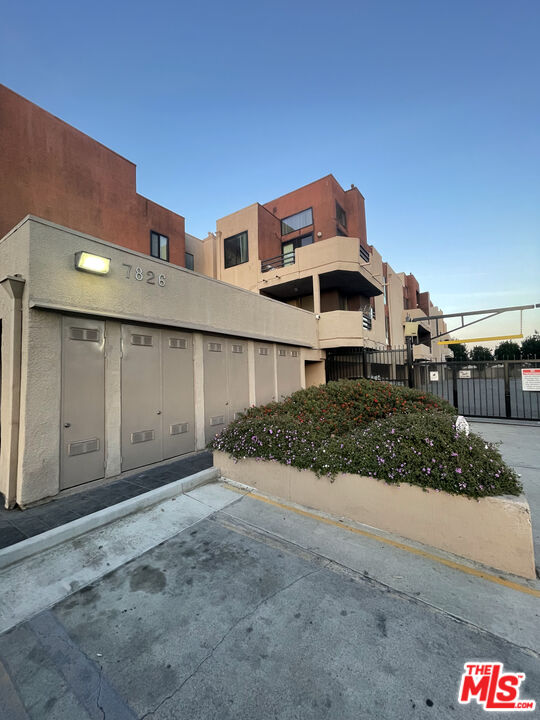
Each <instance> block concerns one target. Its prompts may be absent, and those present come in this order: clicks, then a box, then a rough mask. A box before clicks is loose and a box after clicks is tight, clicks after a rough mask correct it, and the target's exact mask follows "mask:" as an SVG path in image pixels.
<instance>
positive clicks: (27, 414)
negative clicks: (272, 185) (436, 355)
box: [0, 86, 442, 508]
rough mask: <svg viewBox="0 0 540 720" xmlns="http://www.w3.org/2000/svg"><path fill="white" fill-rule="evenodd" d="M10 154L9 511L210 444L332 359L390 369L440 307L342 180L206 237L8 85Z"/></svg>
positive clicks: (3, 284)
mask: <svg viewBox="0 0 540 720" xmlns="http://www.w3.org/2000/svg"><path fill="white" fill-rule="evenodd" d="M0 163H1V167H0V198H1V201H2V202H1V205H0V432H1V438H0V493H1V494H2V495H3V498H4V503H5V505H6V507H10V508H11V507H14V506H15V505H18V506H20V507H23V508H24V507H26V506H28V505H31V504H32V503H35V502H39V501H42V500H45V499H49V498H52V497H54V496H55V495H56V494H57V493H59V492H62V491H63V490H69V489H70V488H73V487H75V486H77V485H80V484H82V483H87V482H93V481H96V480H102V479H106V478H110V477H114V476H116V475H118V474H119V473H121V472H124V471H126V470H131V469H133V468H138V467H144V466H147V465H150V464H153V463H156V462H160V461H163V460H167V459H169V458H173V457H177V456H180V455H182V454H185V453H189V452H193V451H196V450H201V449H203V448H204V447H205V446H206V444H207V443H208V442H209V440H211V438H212V437H213V436H214V435H215V434H216V433H217V432H219V431H220V430H221V429H222V428H223V427H225V425H226V424H227V423H228V422H230V421H231V420H233V419H234V418H235V417H236V416H237V415H238V413H241V412H242V411H244V410H245V409H246V408H247V407H249V406H251V405H254V404H262V403H267V402H270V401H273V400H276V401H278V400H282V399H283V398H284V397H286V396H288V395H290V394H291V393H292V392H294V391H295V390H297V389H299V388H301V387H306V386H309V385H313V384H319V383H324V382H325V381H326V372H325V370H326V368H325V360H326V356H327V354H329V353H335V352H336V351H339V350H340V349H344V348H345V349H347V350H349V351H352V352H357V351H358V352H362V353H365V352H367V351H369V352H370V353H371V354H372V355H375V357H374V360H373V359H372V360H373V363H374V365H377V362H378V357H377V356H376V354H377V353H378V352H379V351H386V350H387V349H388V348H389V347H393V346H395V345H401V344H403V342H404V338H403V323H404V321H405V320H406V319H407V317H409V316H415V317H420V318H422V317H426V318H427V315H433V314H436V312H435V310H436V309H434V308H433V305H432V304H431V301H430V299H429V294H428V293H420V289H419V287H418V283H416V281H415V279H414V277H413V276H412V275H405V274H403V273H396V272H394V270H393V269H392V268H391V267H390V266H389V265H388V264H387V263H384V262H383V260H382V258H381V256H380V254H379V253H378V252H377V250H376V249H375V248H374V247H373V246H371V245H369V244H368V243H367V235H366V221H365V208H364V199H363V197H362V195H361V194H360V192H359V191H358V190H357V189H356V188H355V187H351V189H350V190H347V191H345V190H343V189H342V188H341V186H340V185H339V183H337V181H336V180H335V178H334V177H333V176H331V175H329V176H326V177H325V178H322V179H320V180H318V181H316V182H314V183H311V184H310V185H307V186H305V187H304V188H300V189H299V190H296V191H294V192H292V193H289V194H287V195H284V196H282V197H280V198H277V199H275V200H273V201H271V202H269V203H266V204H265V205H260V204H258V203H255V204H254V205H250V206H249V207H247V208H244V209H243V210H240V211H238V212H236V213H233V214H232V215H229V216H227V217H225V218H221V219H220V220H218V223H217V231H216V233H215V234H211V235H209V236H208V238H206V239H205V240H204V241H201V240H199V239H197V238H196V237H194V236H192V235H189V234H187V233H186V232H185V226H184V218H183V217H182V216H180V215H177V214H176V213H173V212H171V211H169V210H166V209H165V208H162V207H161V206H159V205H157V204H156V203H154V202H152V201H150V200H148V199H146V198H144V197H142V196H140V195H139V194H138V193H137V192H136V184H135V181H136V177H135V170H136V169H135V165H133V163H131V162H129V161H128V160H126V159H124V158H122V157H120V156H119V155H117V154H116V153H115V152H113V151H112V150H109V149H108V148H106V147H104V146H103V145H101V144H100V143H98V142H96V141H95V140H92V139H91V138H89V137H88V136H86V135H84V134H83V133H81V132H79V131H78V130H76V129H75V128H72V127H70V126H69V125H67V124H66V123H64V122H62V121H61V120H59V119H58V118H55V117H54V116H52V115H50V114H49V113H47V112H46V111H44V110H42V109H41V108H38V107H37V106H35V105H33V104H32V103H30V102H28V101H27V100H25V99H24V98H21V97H20V96H19V95H17V94H16V93H13V92H12V91H11V90H8V89H7V88H5V87H3V86H0ZM415 314H416V315H415ZM420 328H421V331H420V333H419V336H418V342H417V345H416V346H415V353H416V355H415V357H416V358H417V359H423V358H424V357H425V358H426V359H427V357H432V356H433V349H432V348H431V349H430V348H429V343H430V341H431V337H432V336H433V334H434V332H435V329H434V326H433V321H431V320H427V319H426V320H425V321H422V322H421V323H420ZM439 330H440V328H439ZM441 331H442V330H441ZM393 368H394V370H393V372H394V377H395V378H396V379H398V378H397V369H396V362H395V361H394V362H393ZM345 376H347V375H345ZM348 376H351V375H350V374H349V375H348Z"/></svg>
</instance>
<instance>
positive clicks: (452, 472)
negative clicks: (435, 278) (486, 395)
mask: <svg viewBox="0 0 540 720" xmlns="http://www.w3.org/2000/svg"><path fill="white" fill-rule="evenodd" d="M371 384H372V385H376V386H377V387H376V388H375V389H370V388H369V387H368V391H367V393H366V390H365V388H366V385H369V383H368V382H367V381H360V382H357V383H352V382H346V383H330V384H329V386H330V385H333V386H334V387H331V388H330V391H328V392H319V393H317V392H312V390H313V389H312V388H310V389H309V390H303V391H299V392H297V393H295V394H294V395H293V396H292V398H290V399H289V400H288V401H286V402H284V403H282V404H281V405H278V404H276V403H273V404H271V405H267V406H263V407H261V408H253V409H251V410H249V411H248V413H246V415H245V416H243V417H241V418H239V419H238V420H236V421H235V422H233V423H231V424H230V425H229V426H228V427H227V428H226V429H225V430H224V431H223V432H222V433H221V434H220V435H218V436H217V437H216V438H215V439H214V441H213V442H212V443H211V446H212V448H213V449H215V450H220V451H222V452H226V453H228V454H230V455H232V456H233V457H235V458H237V459H239V458H259V459H264V460H277V461H278V462H280V463H283V464H284V465H292V466H293V467H297V468H301V469H308V470H312V471H314V472H315V473H316V474H317V475H328V476H330V477H332V476H335V475H336V474H337V473H340V472H346V473H355V474H358V475H365V476H368V477H373V478H376V479H378V480H383V481H385V482H387V483H391V484H398V483H400V482H408V483H410V484H413V485H419V486H420V487H423V488H433V489H434V490H437V491H441V490H443V491H445V492H448V493H451V494H455V495H467V496H469V497H484V496H488V495H504V494H506V495H519V494H520V493H521V491H522V487H521V484H520V483H519V480H518V477H517V475H516V473H515V472H514V471H513V470H511V469H510V468H509V467H507V466H506V465H505V463H504V462H503V460H502V458H501V456H500V453H499V452H498V450H497V448H496V447H495V446H493V445H491V444H489V443H486V442H485V441H484V440H483V439H482V438H480V437H479V436H477V435H474V434H472V433H471V434H470V435H468V436H467V435H465V434H464V433H460V432H458V431H457V430H456V426H455V417H452V415H450V411H449V410H448V408H451V406H448V407H446V405H447V404H445V405H443V406H441V407H434V405H435V403H434V399H433V397H432V396H429V395H426V394H425V393H418V392H415V391H411V390H408V389H407V391H406V393H403V390H404V389H403V388H393V387H392V386H390V385H387V384H384V383H371ZM353 385H358V386H359V388H358V391H357V392H356V400H354V401H351V400H348V401H346V400H344V397H349V398H351V396H352V397H354V393H355V389H354V387H351V386H353ZM380 385H383V386H384V387H383V390H382V391H380V390H379V387H378V386H380ZM329 386H326V387H329ZM340 386H343V387H340ZM319 390H320V388H315V391H319ZM342 390H343V392H341V391H342ZM329 394H333V395H334V397H335V396H336V395H340V398H339V399H342V400H343V403H342V404H344V405H345V407H344V408H342V413H343V415H344V418H338V417H337V411H336V410H335V409H332V404H331V405H330V408H331V409H332V411H331V412H328V413H325V412H323V411H324V410H325V409H326V407H328V405H326V401H327V399H328V395H329ZM376 395H378V396H379V398H386V400H384V402H383V400H381V402H380V406H381V407H379V403H374V399H376V397H375V396H376ZM320 396H322V397H323V401H322V402H321V400H320ZM314 398H315V399H314ZM366 398H367V399H366ZM398 398H400V399H398ZM351 403H353V404H354V405H355V407H354V410H353V411H352V412H351ZM400 403H404V404H401V405H400ZM360 405H362V407H360ZM395 407H400V408H403V410H399V411H394V408H395ZM308 408H311V414H308ZM358 411H361V414H362V417H363V420H362V421H359V420H358V419H355V418H357V417H358V415H357V413H358ZM451 411H452V413H453V414H454V415H455V411H454V410H453V408H451ZM389 412H392V414H390V415H389ZM321 414H322V419H321ZM368 414H369V416H370V418H371V422H366V420H365V418H366V415H368ZM385 414H386V415H387V417H385ZM374 415H375V417H373V416H374ZM329 416H331V419H329ZM378 418H380V419H378Z"/></svg>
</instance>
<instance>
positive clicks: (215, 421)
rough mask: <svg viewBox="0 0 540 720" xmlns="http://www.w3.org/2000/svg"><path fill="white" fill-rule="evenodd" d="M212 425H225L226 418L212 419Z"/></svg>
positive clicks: (219, 416) (217, 417) (221, 416)
mask: <svg viewBox="0 0 540 720" xmlns="http://www.w3.org/2000/svg"><path fill="white" fill-rule="evenodd" d="M210 425H212V426H214V425H225V417H224V416H223V415H216V416H215V417H211V418H210Z"/></svg>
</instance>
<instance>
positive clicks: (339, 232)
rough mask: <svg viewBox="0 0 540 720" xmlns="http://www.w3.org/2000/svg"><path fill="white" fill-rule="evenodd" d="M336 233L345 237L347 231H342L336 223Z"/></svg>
mask: <svg viewBox="0 0 540 720" xmlns="http://www.w3.org/2000/svg"><path fill="white" fill-rule="evenodd" d="M336 235H338V236H340V237H347V233H345V232H343V230H342V229H341V228H340V227H339V225H336Z"/></svg>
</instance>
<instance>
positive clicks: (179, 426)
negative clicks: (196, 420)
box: [170, 423, 189, 435]
mask: <svg viewBox="0 0 540 720" xmlns="http://www.w3.org/2000/svg"><path fill="white" fill-rule="evenodd" d="M188 430H189V423H176V425H171V427H170V434H171V435H182V433H187V432H188Z"/></svg>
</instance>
